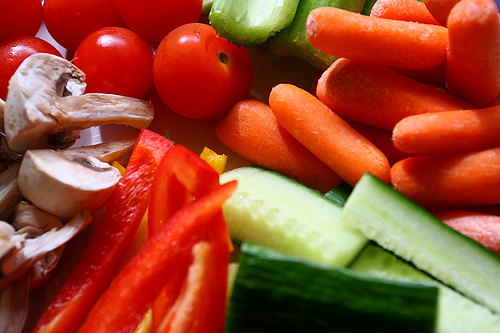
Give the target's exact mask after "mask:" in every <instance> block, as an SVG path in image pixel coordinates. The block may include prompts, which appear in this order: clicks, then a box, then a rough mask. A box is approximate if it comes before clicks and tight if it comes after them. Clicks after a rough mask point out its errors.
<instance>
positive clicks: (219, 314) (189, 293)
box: [156, 241, 229, 333]
mask: <svg viewBox="0 0 500 333" xmlns="http://www.w3.org/2000/svg"><path fill="white" fill-rule="evenodd" d="M192 253H193V257H194V261H193V263H192V264H191V266H189V271H188V275H187V278H186V280H185V285H184V286H183V288H182V292H181V294H180V295H179V297H178V298H177V301H176V302H175V304H174V305H173V306H172V308H171V309H170V311H169V312H168V314H167V315H166V316H165V317H164V320H163V321H162V323H161V324H160V326H159V328H158V330H156V332H157V333H171V332H176V333H213V332H223V331H224V318H225V316H224V314H225V310H226V292H227V273H228V264H229V256H228V252H227V245H226V244H225V242H210V241H208V242H206V241H202V242H199V243H197V244H196V245H194V246H193V249H192Z"/></svg>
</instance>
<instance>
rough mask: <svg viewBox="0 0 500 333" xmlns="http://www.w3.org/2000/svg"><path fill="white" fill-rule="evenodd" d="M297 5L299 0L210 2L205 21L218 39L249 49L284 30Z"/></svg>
mask: <svg viewBox="0 0 500 333" xmlns="http://www.w3.org/2000/svg"><path fill="white" fill-rule="evenodd" d="M298 4H299V0H252V1H248V0H214V1H213V4H212V8H211V10H210V13H209V15H208V18H209V20H210V24H211V25H212V26H213V27H214V28H215V30H216V31H217V33H218V34H219V36H221V37H224V38H226V39H228V40H229V41H231V42H233V43H235V44H236V45H239V46H253V45H258V44H262V43H264V42H265V41H266V40H267V39H268V38H269V37H270V36H272V35H274V34H275V33H276V32H278V31H280V30H282V29H283V28H285V27H287V26H288V25H289V24H290V23H291V22H292V20H293V17H294V16H295V11H296V10H297V6H298Z"/></svg>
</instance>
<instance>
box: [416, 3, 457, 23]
mask: <svg viewBox="0 0 500 333" xmlns="http://www.w3.org/2000/svg"><path fill="white" fill-rule="evenodd" d="M459 1H460V0H424V5H425V7H427V10H428V11H429V13H431V15H432V16H433V17H434V18H435V19H436V21H438V22H439V23H440V24H441V25H442V26H444V27H446V22H447V21H448V15H449V14H450V11H451V9H452V8H453V7H454V6H455V5H456V4H457V3H458V2H459Z"/></svg>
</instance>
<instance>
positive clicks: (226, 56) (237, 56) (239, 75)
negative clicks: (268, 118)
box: [153, 23, 253, 119]
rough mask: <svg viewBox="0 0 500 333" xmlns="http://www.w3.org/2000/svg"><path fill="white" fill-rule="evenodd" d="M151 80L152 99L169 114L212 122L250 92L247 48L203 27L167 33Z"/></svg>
mask: <svg viewBox="0 0 500 333" xmlns="http://www.w3.org/2000/svg"><path fill="white" fill-rule="evenodd" d="M153 75H154V81H155V86H156V89H157V91H158V94H159V95H160V97H161V98H162V100H163V101H164V102H165V104H166V105H167V106H168V107H169V108H170V109H172V111H174V112H176V113H178V114H180V115H181V116H184V117H187V118H194V119H218V118H221V117H222V116H223V115H224V114H226V113H227V112H228V111H229V109H230V108H231V107H232V106H233V105H234V104H235V103H236V102H238V101H240V100H242V99H244V98H247V97H248V95H249V93H250V89H251V87H252V81H253V72H252V63H251V61H250V56H249V54H248V51H247V49H245V48H244V47H238V46H236V45H235V44H233V43H230V42H229V41H228V40H226V39H224V38H222V37H219V36H217V34H216V32H215V29H214V28H213V27H212V26H210V25H208V24H204V23H188V24H185V25H182V26H180V27H178V28H176V29H174V30H172V31H171V32H170V33H169V34H168V35H167V36H166V37H165V38H164V39H163V40H162V42H161V43H160V45H159V46H158V48H157V50H156V55H155V60H154V64H153Z"/></svg>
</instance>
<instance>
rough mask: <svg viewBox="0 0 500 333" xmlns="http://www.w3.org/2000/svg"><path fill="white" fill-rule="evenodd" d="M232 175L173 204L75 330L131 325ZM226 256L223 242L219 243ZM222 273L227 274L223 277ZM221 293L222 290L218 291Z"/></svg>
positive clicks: (228, 190) (198, 232)
mask: <svg viewBox="0 0 500 333" xmlns="http://www.w3.org/2000/svg"><path fill="white" fill-rule="evenodd" d="M236 185H237V183H236V181H232V182H229V183H226V184H223V185H221V186H218V187H216V188H215V189H213V190H212V191H210V192H209V193H207V194H205V195H203V196H201V197H200V198H197V199H196V200H194V201H192V202H190V203H189V204H187V205H186V206H184V207H183V208H181V209H180V210H178V211H177V212H176V213H175V214H174V215H173V216H172V218H171V219H170V220H169V221H168V223H166V224H165V225H164V227H163V228H162V229H161V230H160V231H158V232H157V233H156V234H155V235H154V236H153V237H152V238H151V239H150V240H149V241H148V242H147V243H146V244H145V245H144V247H143V248H142V249H141V250H140V251H139V253H138V254H137V255H136V256H135V257H134V258H133V259H132V260H131V261H129V263H127V265H125V267H124V268H123V270H122V271H121V272H120V274H119V275H118V276H117V277H116V278H115V279H114V280H113V282H112V283H111V285H110V286H109V288H108V289H107V290H106V292H105V293H104V294H103V295H102V297H101V298H100V299H99V301H98V303H97V304H96V306H95V307H94V308H93V309H92V311H91V312H90V314H89V316H88V318H87V320H86V321H85V323H84V324H83V325H82V327H81V328H80V332H82V333H83V332H85V333H92V332H102V333H108V332H127V331H133V330H134V329H135V328H136V327H137V325H138V324H139V323H140V321H141V320H142V318H143V316H144V313H146V311H147V310H148V309H149V308H150V307H151V305H152V304H153V301H154V300H155V298H156V297H157V295H158V293H159V292H160V291H161V289H162V288H163V286H164V285H165V283H166V282H167V280H168V277H169V276H171V275H172V274H173V272H175V271H176V270H178V269H179V267H184V265H183V263H185V262H186V261H189V260H190V259H189V256H190V254H191V249H192V247H193V246H194V245H195V244H196V243H198V242H200V241H201V240H203V239H204V237H205V236H206V235H205V232H206V229H207V228H208V227H209V225H210V224H211V222H213V221H217V220H218V219H215V220H214V217H217V216H218V214H220V212H221V209H222V204H223V203H224V202H225V201H226V200H227V199H228V198H229V197H230V196H231V195H232V194H233V192H234V191H235V189H236ZM222 244H223V248H225V253H226V256H227V255H228V252H227V244H225V243H222ZM226 278H227V277H226ZM223 295H225V292H223Z"/></svg>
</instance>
